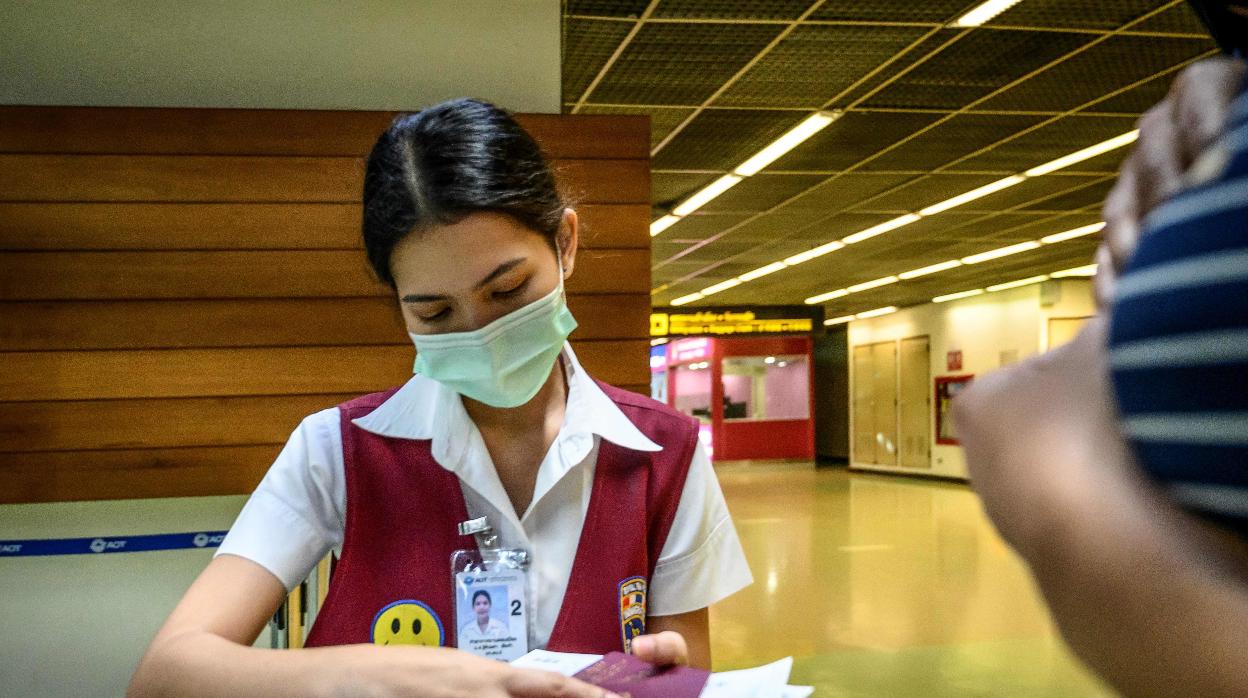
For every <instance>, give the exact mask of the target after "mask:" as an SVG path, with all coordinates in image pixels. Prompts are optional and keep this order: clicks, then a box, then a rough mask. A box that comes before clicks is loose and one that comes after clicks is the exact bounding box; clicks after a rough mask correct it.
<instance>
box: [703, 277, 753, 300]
mask: <svg viewBox="0 0 1248 698" xmlns="http://www.w3.org/2000/svg"><path fill="white" fill-rule="evenodd" d="M742 283H743V282H742V281H741V280H740V279H728V280H727V281H721V282H720V283H717V284H715V285H714V286H707V287H706V288H704V289H702V290H701V291H700V293H701V294H702V295H703V296H709V295H712V294H715V293H719V292H720V291H727V290H728V289H730V288H735V287H737V286H740V285H741V284H742Z"/></svg>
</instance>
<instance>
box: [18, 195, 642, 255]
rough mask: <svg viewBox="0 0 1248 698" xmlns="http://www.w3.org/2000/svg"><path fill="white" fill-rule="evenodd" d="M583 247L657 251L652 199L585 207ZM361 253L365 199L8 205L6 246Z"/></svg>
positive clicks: (580, 211) (582, 212) (582, 213)
mask: <svg viewBox="0 0 1248 698" xmlns="http://www.w3.org/2000/svg"><path fill="white" fill-rule="evenodd" d="M576 212H577V214H578V216H579V218H580V221H581V247H583V248H589V249H643V250H649V249H650V239H649V237H648V236H640V235H638V234H637V231H638V230H640V229H645V228H648V227H649V225H650V206H649V205H648V204H581V205H578V206H577V207H576ZM268 249H273V250H325V249H342V250H361V249H363V244H362V243H361V240H360V207H359V206H358V205H357V204H326V203H285V204H240V203H230V204H214V203H108V202H104V203H55V202H53V203H43V202H40V203H0V250H136V251H137V250H268Z"/></svg>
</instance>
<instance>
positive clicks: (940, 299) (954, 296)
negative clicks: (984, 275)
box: [932, 288, 984, 303]
mask: <svg viewBox="0 0 1248 698" xmlns="http://www.w3.org/2000/svg"><path fill="white" fill-rule="evenodd" d="M983 294H984V289H982V288H977V289H975V290H973V291H959V292H958V293H950V294H947V295H944V296H936V297H935V298H933V299H932V302H933V303H948V302H949V301H956V300H961V299H963V298H971V297H973V296H982V295H983Z"/></svg>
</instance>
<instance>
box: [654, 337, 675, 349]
mask: <svg viewBox="0 0 1248 698" xmlns="http://www.w3.org/2000/svg"><path fill="white" fill-rule="evenodd" d="M669 341H671V340H670V339H668V338H667V337H659V338H658V339H652V340H650V346H652V347H661V346H663V345H664V344H667V343H668V342H669Z"/></svg>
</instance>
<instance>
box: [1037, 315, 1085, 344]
mask: <svg viewBox="0 0 1248 698" xmlns="http://www.w3.org/2000/svg"><path fill="white" fill-rule="evenodd" d="M1087 321H1088V318H1086V317H1051V318H1049V346H1048V347H1046V348H1048V349H1056V348H1058V347H1060V346H1062V345H1063V344H1065V343H1067V342H1069V341H1070V340H1072V339H1074V338H1075V335H1077V334H1079V330H1081V329H1083V325H1084V323H1086V322H1087Z"/></svg>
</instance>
